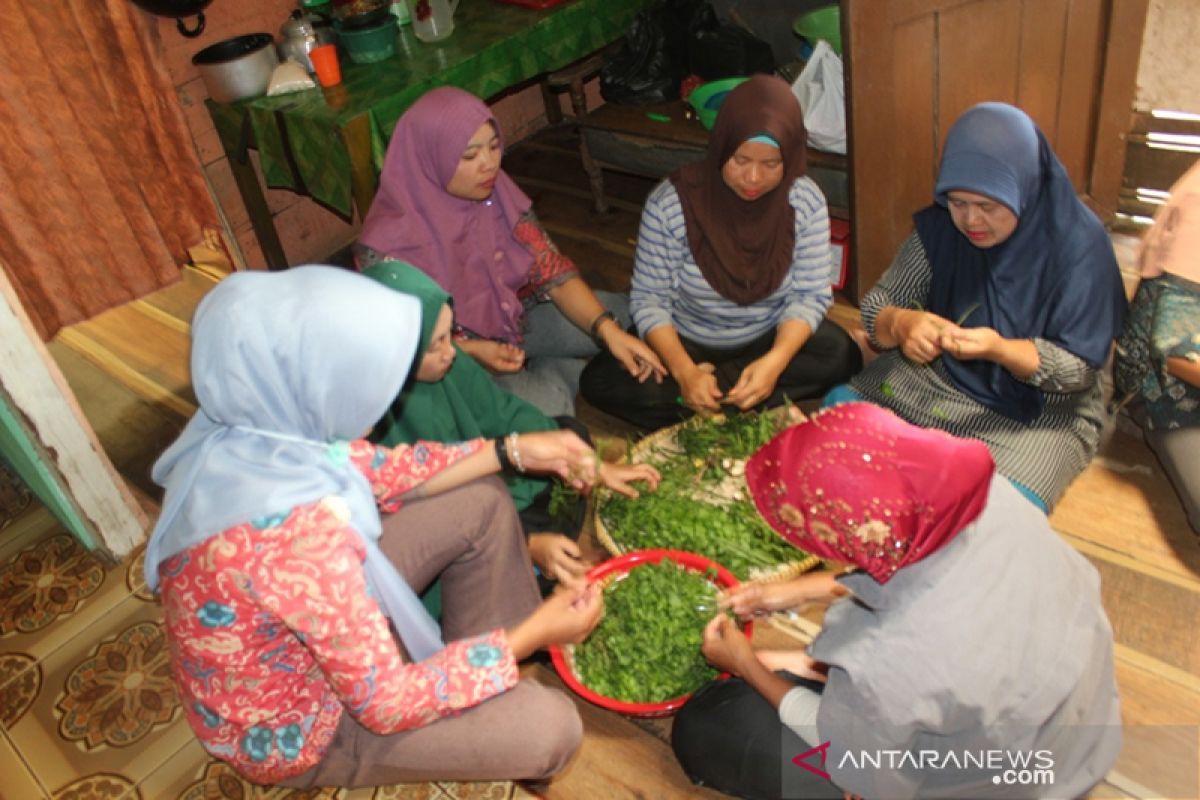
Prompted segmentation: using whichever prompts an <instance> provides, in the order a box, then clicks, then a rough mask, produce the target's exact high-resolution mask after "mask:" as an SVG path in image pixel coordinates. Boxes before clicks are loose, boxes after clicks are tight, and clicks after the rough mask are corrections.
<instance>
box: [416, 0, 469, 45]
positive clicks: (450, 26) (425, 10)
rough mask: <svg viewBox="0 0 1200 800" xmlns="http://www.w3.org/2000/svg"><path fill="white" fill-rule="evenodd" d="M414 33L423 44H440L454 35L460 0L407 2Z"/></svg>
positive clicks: (417, 0)
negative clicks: (456, 13) (455, 16)
mask: <svg viewBox="0 0 1200 800" xmlns="http://www.w3.org/2000/svg"><path fill="white" fill-rule="evenodd" d="M406 2H407V3H408V13H409V16H410V17H412V27H413V33H414V34H416V37H417V38H418V39H420V40H421V41H422V42H439V41H441V40H442V39H445V38H446V37H447V36H449V35H450V34H452V33H454V12H455V10H456V9H457V8H458V0H406Z"/></svg>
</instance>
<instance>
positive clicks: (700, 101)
mask: <svg viewBox="0 0 1200 800" xmlns="http://www.w3.org/2000/svg"><path fill="white" fill-rule="evenodd" d="M745 80H746V76H745V75H742V76H739V77H736V78H722V79H721V80H719V81H709V82H708V83H702V84H700V85H699V86H697V87H696V88H695V89H692V93H691V94H689V95H688V103H690V104H691V106H692V108H694V109H695V110H696V116H697V117H699V118H700V124H701V125H703V126H704V127H705V129H707V130H710V131H711V130H712V126H713V125H714V124H715V123H716V121H717V111H719V110H720V108H721V103H723V102H725V95H727V94H729V93H730V92H731V91H733V89H734V87H736V86H737V85H738V84H740V83H742V82H744V81H745Z"/></svg>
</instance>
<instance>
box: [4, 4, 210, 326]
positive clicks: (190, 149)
mask: <svg viewBox="0 0 1200 800" xmlns="http://www.w3.org/2000/svg"><path fill="white" fill-rule="evenodd" d="M4 5H5V13H4V22H5V24H4V33H3V40H4V41H3V45H0V263H2V265H3V267H4V269H5V270H6V271H7V272H8V273H9V277H10V279H11V281H12V283H13V284H14V285H15V286H16V289H17V293H18V295H19V296H20V298H21V302H22V303H23V304H24V305H25V308H26V310H27V311H28V313H29V316H30V317H31V318H32V319H33V321H34V324H35V325H36V326H37V327H38V329H39V332H40V333H41V335H42V336H43V337H45V338H47V339H48V338H50V337H51V336H53V335H54V333H55V332H56V331H57V330H58V329H59V328H60V327H62V326H64V325H70V324H71V323H74V322H78V321H80V320H84V319H87V318H88V317H91V316H93V315H95V314H98V313H99V312H101V311H103V310H105V309H107V308H111V307H112V306H115V305H119V304H121V303H124V302H126V301H129V300H133V299H135V298H138V297H141V296H142V295H145V294H147V293H148V292H152V291H154V290H155V289H159V288H161V287H163V286H166V285H168V284H171V283H173V282H175V281H176V280H178V279H179V266H178V265H179V264H181V263H184V262H186V260H187V248H188V247H189V246H191V245H194V244H197V243H199V242H201V241H202V240H203V231H204V228H206V227H209V228H216V227H217V225H218V222H217V220H218V217H217V211H216V208H215V207H214V205H213V201H212V198H211V196H210V195H209V193H208V189H207V187H206V185H205V182H204V176H203V172H202V168H201V165H200V161H199V158H198V157H197V155H196V151H195V148H194V146H193V144H192V139H191V135H190V133H189V132H188V128H187V124H186V122H185V121H184V116H183V111H182V109H181V108H180V106H179V100H178V97H177V96H176V94H175V88H174V87H173V86H172V85H171V81H170V79H169V78H168V76H167V74H166V71H165V70H164V69H163V68H162V66H161V65H160V63H159V61H158V58H157V56H156V53H155V50H154V47H153V45H152V41H153V39H152V37H151V35H150V32H149V31H148V29H147V23H146V19H145V17H144V15H142V14H141V13H140V12H138V11H137V10H136V9H135V8H134V7H133V6H132V4H131V3H130V2H129V0H48V1H47V0H35V1H34V2H20V3H17V2H12V3H5V4H4Z"/></svg>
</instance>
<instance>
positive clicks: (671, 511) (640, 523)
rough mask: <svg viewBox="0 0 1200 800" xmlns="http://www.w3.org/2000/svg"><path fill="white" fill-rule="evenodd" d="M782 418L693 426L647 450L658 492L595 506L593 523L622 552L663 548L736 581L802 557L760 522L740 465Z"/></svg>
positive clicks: (607, 499)
mask: <svg viewBox="0 0 1200 800" xmlns="http://www.w3.org/2000/svg"><path fill="white" fill-rule="evenodd" d="M787 413H788V411H787V410H785V411H783V412H768V413H765V414H739V415H736V416H730V417H713V418H708V419H696V420H694V421H693V422H691V423H689V424H685V425H682V426H680V427H679V428H678V429H677V430H676V431H675V434H674V437H675V438H674V443H673V445H672V446H661V447H658V448H655V449H654V450H652V451H651V452H650V453H649V454H648V455H647V458H646V460H648V461H650V463H652V464H654V465H655V466H656V467H658V470H659V472H661V473H662V482H661V483H660V484H659V487H658V490H657V491H654V492H643V493H642V495H641V497H639V498H638V499H636V500H630V499H628V498H626V497H622V496H619V495H615V494H608V495H606V496H604V497H602V498H601V499H600V501H599V502H600V505H599V519H600V521H601V522H602V523H603V524H604V528H605V531H606V532H607V533H608V535H609V537H610V538H611V539H612V541H613V542H614V543H615V544H616V545H617V546H619V547H621V548H622V549H624V550H640V549H644V548H648V547H664V548H669V549H675V550H687V551H690V552H693V553H698V554H700V555H702V556H705V557H706V558H711V559H712V560H713V561H715V562H717V563H718V564H720V565H722V566H724V567H725V568H726V569H728V570H729V571H730V572H732V573H733V574H734V575H736V576H737V577H738V578H739V579H741V580H747V579H750V578H751V577H752V575H751V571H752V570H755V569H759V570H770V569H774V568H776V567H779V566H780V565H782V564H786V563H789V562H792V561H797V560H800V559H801V558H803V557H804V556H803V554H801V553H799V552H798V551H797V550H796V549H795V548H794V547H792V546H791V545H789V544H788V543H787V542H785V541H784V540H783V539H781V538H780V537H779V536H778V535H777V534H776V533H775V532H774V531H773V530H771V528H770V526H768V525H767V523H766V522H765V521H763V519H762V517H761V516H760V515H759V513H758V510H757V509H756V508H755V507H754V503H753V501H752V500H751V499H750V496H749V491H748V490H747V488H746V481H745V477H744V471H745V460H746V458H748V457H749V456H750V455H752V454H753V453H754V452H755V451H756V450H758V449H759V448H760V447H762V445H764V444H766V443H767V442H768V441H770V439H771V438H772V437H773V436H774V435H775V434H776V433H778V432H779V431H780V430H782V429H783V427H784V426H785V425H786V419H787V416H786V415H787Z"/></svg>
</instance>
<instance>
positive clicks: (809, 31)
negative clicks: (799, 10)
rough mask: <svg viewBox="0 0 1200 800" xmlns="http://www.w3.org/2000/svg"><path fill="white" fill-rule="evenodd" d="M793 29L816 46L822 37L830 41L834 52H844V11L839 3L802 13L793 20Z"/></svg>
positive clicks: (839, 53)
mask: <svg viewBox="0 0 1200 800" xmlns="http://www.w3.org/2000/svg"><path fill="white" fill-rule="evenodd" d="M792 30H793V31H795V32H796V35H797V36H803V37H804V38H805V39H807V40H808V41H809V43H810V44H812V45H813V46H814V47H815V46H816V44H817V42H818V41H819V40H820V39H824V40H825V41H827V42H829V46H830V47H832V48H833V52H835V53H837V54H838V55H839V56H840V55H841V54H842V11H841V7H840V6H838V5H832V6H826V7H825V8H818V9H817V10H815V11H809V12H808V13H806V14H801V15H800V16H798V17H796V19H795V20H794V21H793V22H792Z"/></svg>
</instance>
